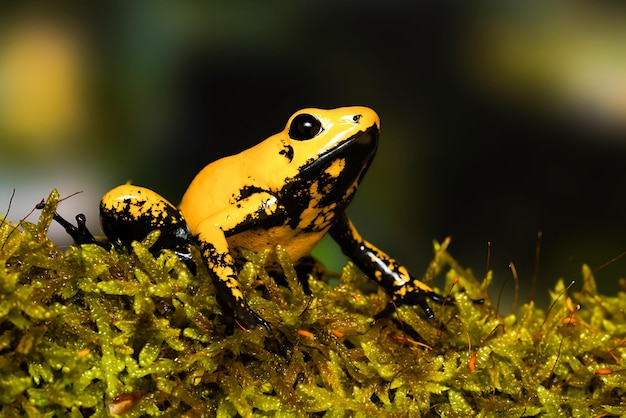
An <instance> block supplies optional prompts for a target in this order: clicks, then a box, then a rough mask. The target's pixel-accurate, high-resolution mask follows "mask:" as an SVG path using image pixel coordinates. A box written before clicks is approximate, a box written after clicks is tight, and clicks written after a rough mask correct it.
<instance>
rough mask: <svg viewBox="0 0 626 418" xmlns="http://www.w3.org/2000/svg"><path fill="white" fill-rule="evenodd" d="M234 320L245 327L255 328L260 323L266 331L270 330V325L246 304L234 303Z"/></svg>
mask: <svg viewBox="0 0 626 418" xmlns="http://www.w3.org/2000/svg"><path fill="white" fill-rule="evenodd" d="M235 322H236V323H237V325H239V326H240V327H242V328H245V329H251V328H256V327H257V326H259V325H262V326H263V327H265V329H267V330H268V331H272V328H271V327H270V325H269V324H268V323H267V322H266V321H265V320H264V319H263V318H261V317H260V316H259V314H257V313H256V312H254V311H253V310H252V309H250V308H249V307H248V306H247V305H236V307H235Z"/></svg>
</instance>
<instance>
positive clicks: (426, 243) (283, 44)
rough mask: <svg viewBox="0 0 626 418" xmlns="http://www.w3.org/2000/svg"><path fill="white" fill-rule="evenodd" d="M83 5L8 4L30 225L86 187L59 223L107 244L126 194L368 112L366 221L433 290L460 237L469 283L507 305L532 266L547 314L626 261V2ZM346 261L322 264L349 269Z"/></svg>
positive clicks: (5, 186) (3, 160)
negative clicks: (108, 194) (36, 209)
mask: <svg viewBox="0 0 626 418" xmlns="http://www.w3.org/2000/svg"><path fill="white" fill-rule="evenodd" d="M42 3H43V2H42ZM76 3H77V4H73V5H72V4H70V3H63V4H64V6H60V5H54V6H51V5H50V3H43V4H44V5H42V4H36V3H35V4H31V5H29V6H24V5H22V6H17V5H16V6H7V5H5V6H1V8H2V10H1V13H0V16H1V17H0V212H1V213H5V212H6V211H7V210H8V209H9V201H10V199H11V195H12V193H13V190H14V189H15V196H14V198H13V200H12V204H11V208H10V211H9V213H8V218H9V219H10V220H13V221H17V220H19V219H21V218H22V217H24V216H25V215H26V214H27V213H28V212H29V211H30V210H31V209H32V207H33V206H34V204H35V203H37V202H38V201H39V200H40V199H41V198H44V197H46V196H47V195H48V193H49V192H50V190H51V189H52V188H57V189H58V190H59V192H60V193H61V195H62V196H68V195H70V194H72V193H75V192H78V191H82V193H81V194H79V195H77V196H73V197H71V198H70V199H67V200H65V201H63V202H62V203H61V205H60V207H59V212H60V213H61V214H62V215H64V216H66V217H68V218H70V219H71V218H73V216H74V215H75V214H76V213H78V212H83V213H85V214H87V216H88V219H89V220H90V225H91V227H92V228H93V229H94V230H97V228H98V226H97V225H98V219H97V218H98V214H97V207H98V202H99V199H100V196H101V195H102V194H103V193H104V192H105V191H106V190H108V189H110V188H112V187H113V186H115V185H118V184H120V183H124V182H126V181H128V180H132V181H133V182H134V183H135V184H140V185H143V186H147V187H150V188H152V189H154V190H155V191H157V192H159V193H160V194H162V195H164V196H165V197H167V198H168V199H170V200H171V201H172V202H178V201H179V199H180V198H181V196H182V194H183V192H184V190H185V188H186V187H187V185H188V183H189V182H190V181H191V179H192V178H193V176H194V175H195V173H196V172H197V171H198V170H199V169H200V168H202V167H203V166H204V165H206V164H207V163H208V162H210V161H213V160H215V159H217V158H219V157H222V156H225V155H228V154H233V153H236V152H238V151H241V150H242V149H244V148H247V147H249V146H251V145H253V144H255V143H257V142H259V141H260V140H262V139H264V138H266V137H268V136H269V135H271V134H273V133H275V132H278V131H280V130H282V129H283V128H284V125H285V122H286V120H287V118H288V117H289V116H290V115H291V114H292V113H293V112H294V111H295V110H297V109H299V108H302V107H308V106H315V107H338V106H344V105H354V104H359V105H367V106H370V107H372V108H374V109H375V110H376V111H377V112H378V113H379V115H380V117H381V120H382V135H381V142H380V145H379V151H378V154H377V157H376V159H375V161H374V164H373V166H372V167H371V169H370V171H369V173H368V175H367V176H366V178H365V181H364V182H363V184H362V186H361V189H360V192H359V193H358V194H357V196H356V198H355V201H354V202H353V203H352V205H351V207H350V208H349V214H350V216H351V217H352V218H353V220H354V221H355V223H356V225H357V226H358V227H359V228H360V229H361V231H362V233H363V235H364V236H365V237H366V238H368V239H369V240H370V241H372V242H373V243H375V244H376V245H378V246H380V247H381V248H383V249H385V250H386V251H388V252H389V253H390V254H392V255H393V256H394V257H395V258H397V259H398V260H400V261H402V262H403V263H405V264H406V265H407V266H408V267H409V268H410V269H411V270H412V271H413V272H414V274H415V275H416V276H421V275H422V274H423V272H424V270H425V269H426V267H427V264H428V262H429V260H430V259H431V257H432V240H434V239H435V240H443V239H444V238H445V237H447V236H452V243H451V246H450V248H449V250H450V252H451V253H452V254H453V255H454V256H455V257H456V258H457V259H458V260H459V262H460V263H461V264H462V265H463V266H465V267H468V268H471V269H472V270H473V271H474V272H475V274H476V275H477V276H478V277H479V278H481V277H483V276H484V274H485V271H486V270H487V269H488V268H489V269H493V270H494V273H495V277H496V284H495V285H493V286H492V288H491V294H492V295H493V296H497V294H498V292H499V290H500V287H501V285H502V283H503V282H505V281H506V280H507V279H509V278H510V277H511V271H510V270H509V267H508V265H509V262H513V263H514V264H515V268H516V270H517V272H518V275H519V278H520V287H521V291H522V296H521V301H525V300H527V299H528V298H529V297H534V299H536V300H537V301H538V302H539V303H540V304H542V305H544V306H547V300H548V298H547V292H546V290H545V289H546V288H551V287H552V286H553V284H554V283H555V281H556V280H557V279H558V278H559V277H564V278H565V279H566V281H569V280H577V281H578V283H579V285H580V283H581V280H580V279H581V276H580V269H581V264H582V263H583V262H584V263H588V264H590V265H591V266H592V268H596V267H599V266H601V265H603V264H604V263H605V262H606V261H608V260H610V259H611V258H613V257H615V256H617V255H619V254H620V253H621V252H622V251H624V250H626V245H625V243H626V238H625V237H626V216H624V197H623V195H624V191H623V189H621V188H622V187H624V184H626V170H625V169H624V161H625V160H626V7H624V3H623V2H619V1H568V2H564V1H557V0H540V1H539V0H525V1H517V2H497V1H496V2H488V1H473V2H460V1H459V2H440V1H430V0H429V1H419V2H408V1H407V2H383V1H361V2H357V1H316V2H277V1H266V2H254V1H239V2H217V1H213V2H204V3H203V4H195V3H193V5H192V3H187V2H168V3H166V2H149V1H136V2H122V1H111V2H104V3H102V2H98V3H92V2H81V3H79V2H76ZM29 220H31V221H35V220H36V214H34V215H31V217H30V218H29ZM539 232H541V233H542V239H541V251H540V259H539V263H538V264H537V258H536V247H537V236H538V233H539ZM52 233H53V234H54V235H53V236H54V239H55V240H56V241H57V242H59V243H61V244H62V245H68V244H69V242H68V240H67V238H66V237H65V236H64V234H63V231H62V230H61V229H60V228H56V227H55V228H54V229H53V231H52ZM489 248H490V250H489ZM335 251H336V249H335V248H334V247H333V244H332V243H331V242H326V241H325V242H324V243H323V245H322V246H321V247H320V248H318V249H317V251H316V254H317V255H318V257H320V258H321V259H322V260H323V261H324V262H326V263H327V264H329V265H330V266H331V267H332V268H335V269H339V268H340V267H341V265H342V263H343V260H341V259H334V258H332V255H331V254H332V253H333V252H335ZM488 260H489V263H488ZM624 271H626V258H624V259H620V260H618V261H616V262H614V263H612V264H610V265H609V266H607V267H606V268H602V269H600V270H599V271H597V275H596V278H597V279H598V282H599V283H600V286H601V289H602V291H604V292H615V291H616V290H617V289H618V286H617V281H618V279H619V278H620V277H622V276H623V275H624ZM535 272H537V277H538V279H539V284H540V287H539V288H538V290H537V291H536V292H534V295H533V294H532V293H533V292H532V290H531V278H532V277H533V275H534V274H535ZM579 285H578V286H579ZM505 286H506V292H507V293H509V294H510V293H512V291H513V284H512V282H510V281H509V282H508V283H507V284H506V285H505ZM503 306H506V305H503ZM502 310H503V311H506V309H502Z"/></svg>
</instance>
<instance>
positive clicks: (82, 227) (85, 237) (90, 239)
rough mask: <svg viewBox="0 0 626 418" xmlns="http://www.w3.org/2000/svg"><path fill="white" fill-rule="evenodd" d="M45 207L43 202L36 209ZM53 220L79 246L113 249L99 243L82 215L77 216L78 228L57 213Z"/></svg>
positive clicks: (108, 245)
mask: <svg viewBox="0 0 626 418" xmlns="http://www.w3.org/2000/svg"><path fill="white" fill-rule="evenodd" d="M44 205H45V203H44V202H41V203H39V204H37V205H36V206H35V208H36V209H39V210H41V209H43V207H44ZM52 219H54V220H55V222H57V223H58V224H59V225H61V226H62V227H63V229H65V232H67V234H68V235H69V236H71V237H72V238H73V239H74V242H75V243H76V244H78V245H81V244H96V245H99V246H100V247H102V248H105V249H107V250H109V249H110V248H111V245H110V244H109V243H107V242H102V241H99V240H97V239H96V238H95V237H94V236H93V234H92V233H91V231H89V228H87V217H86V216H85V215H84V214H82V213H79V214H78V215H76V218H75V219H76V225H77V226H74V225H72V224H71V223H70V222H69V221H68V220H66V219H65V218H64V217H62V216H61V215H59V214H58V213H57V212H54V215H53V217H52Z"/></svg>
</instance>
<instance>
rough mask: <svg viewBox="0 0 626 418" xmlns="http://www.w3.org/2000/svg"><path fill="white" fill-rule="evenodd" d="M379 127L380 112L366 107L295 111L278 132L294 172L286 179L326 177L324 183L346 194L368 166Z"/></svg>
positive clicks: (337, 191)
mask: <svg viewBox="0 0 626 418" xmlns="http://www.w3.org/2000/svg"><path fill="white" fill-rule="evenodd" d="M379 127H380V120H379V118H378V115H377V114H376V112H374V111H373V110H372V109H369V108H367V107H358V106H354V107H342V108H338V109H303V110H300V111H298V112H296V113H295V114H294V115H292V116H291V118H289V121H288V122H287V126H286V128H285V130H284V131H283V132H282V133H281V134H279V136H280V139H281V146H282V148H281V150H280V155H281V156H282V157H283V158H284V159H285V161H284V163H286V164H287V165H288V166H289V169H288V171H289V172H291V175H290V176H287V177H288V180H287V183H290V182H292V183H302V182H311V181H315V180H322V179H323V178H324V179H325V181H323V183H324V184H323V186H326V187H327V188H329V189H333V191H334V192H335V193H342V194H343V193H344V192H346V191H347V190H348V189H349V188H351V187H352V186H356V184H358V182H359V181H360V180H361V178H362V177H363V175H364V174H365V171H366V170H367V168H368V167H369V165H370V163H371V161H372V158H373V157H374V154H375V153H376V147H377V145H378V133H379ZM325 194H326V195H327V194H328V193H325ZM327 197H328V198H333V196H327ZM334 197H337V196H334Z"/></svg>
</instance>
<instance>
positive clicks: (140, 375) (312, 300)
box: [0, 192, 626, 417]
mask: <svg viewBox="0 0 626 418" xmlns="http://www.w3.org/2000/svg"><path fill="white" fill-rule="evenodd" d="M57 201H58V195H57V194H56V192H53V193H52V194H51V195H50V197H49V198H48V200H47V204H46V206H45V208H44V210H43V211H42V212H41V216H40V218H39V222H38V223H37V224H36V225H35V224H31V223H28V222H23V223H22V224H21V225H20V226H19V228H18V227H17V226H16V225H13V224H11V223H9V222H4V221H1V224H0V248H1V249H0V415H1V416H31V417H36V416H55V415H58V416H71V417H82V416H107V415H109V414H124V416H128V417H139V416H187V417H191V416H220V417H225V416H236V415H241V416H252V415H281V416H285V417H288V416H302V415H305V414H322V413H324V414H325V416H330V417H332V416H363V417H366V416H407V415H408V416H423V415H428V414H435V415H438V416H471V415H480V416H515V417H520V416H620V415H624V414H626V406H624V405H626V395H625V391H626V389H624V388H626V376H625V369H624V366H623V365H622V361H625V359H626V348H625V347H624V346H625V345H626V340H624V337H625V334H626V317H625V316H624V314H623V313H624V311H626V297H625V296H624V294H623V293H619V294H618V295H617V296H601V295H598V294H597V293H596V286H595V282H594V278H593V275H592V274H591V272H590V270H589V269H588V268H587V267H584V268H583V272H582V276H583V277H582V278H583V282H584V286H583V290H581V291H578V292H573V291H571V290H568V289H567V288H566V286H565V284H564V283H563V282H562V281H559V282H558V283H557V284H556V286H555V289H554V291H553V292H552V293H551V295H552V299H553V305H552V307H551V309H549V311H547V312H546V311H544V310H541V309H538V308H536V307H535V306H534V304H533V303H528V304H526V305H523V306H522V307H521V308H520V309H519V314H517V315H508V316H501V315H500V314H499V313H498V312H497V311H496V310H495V309H494V306H493V304H492V303H491V302H490V301H489V300H487V301H486V303H485V304H482V305H480V304H475V303H472V300H471V298H478V297H484V296H486V290H487V287H488V285H489V283H490V281H491V275H490V274H488V275H487V277H486V278H485V279H484V280H483V281H482V282H479V281H478V280H476V278H474V277H473V275H472V273H471V272H470V271H469V270H464V269H462V268H461V267H459V266H458V265H457V263H456V262H455V261H454V260H453V259H452V258H451V257H450V255H449V254H448V253H447V252H446V250H445V245H444V246H443V247H442V246H437V247H436V256H435V258H434V260H433V263H432V264H431V266H430V268H429V269H428V272H427V276H429V277H431V276H435V275H438V274H440V273H444V276H445V283H444V285H443V287H442V288H443V289H444V293H445V292H446V291H448V290H450V293H449V294H450V299H451V300H452V301H453V303H447V304H445V305H444V306H443V307H439V308H437V309H435V312H436V315H437V316H436V318H435V320H427V319H424V318H423V315H422V313H421V311H420V309H419V308H415V307H411V306H402V307H400V308H398V309H397V311H396V313H395V314H394V317H393V318H388V319H382V320H379V321H374V320H373V319H372V317H373V316H374V315H375V314H376V313H377V312H379V311H380V310H381V309H382V308H383V307H384V306H385V304H386V303H387V298H386V296H385V294H384V293H383V292H382V291H376V289H373V290H372V289H370V291H366V290H364V289H365V288H367V286H364V285H365V284H366V282H367V280H366V279H365V278H364V277H363V276H362V275H361V274H360V273H359V272H358V270H357V269H356V268H354V267H353V266H352V265H351V264H348V265H347V266H346V267H345V268H344V269H343V271H342V273H341V277H340V280H339V284H338V285H336V286H330V285H329V284H328V283H327V282H326V281H324V280H314V279H310V289H311V294H310V295H309V294H306V293H305V292H304V291H303V289H302V286H301V285H300V283H299V281H298V279H297V277H296V275H295V271H294V269H293V265H292V264H291V262H290V261H289V260H288V259H287V257H286V254H285V253H284V251H282V250H281V248H280V247H278V248H277V249H276V251H277V255H278V258H279V260H280V262H281V263H282V266H283V270H284V275H285V278H286V283H287V285H286V286H285V285H278V284H277V283H276V282H275V281H274V279H272V278H271V276H270V275H269V274H268V273H267V272H266V271H265V269H264V260H265V257H267V254H266V253H264V254H249V260H250V261H249V262H248V263H247V264H246V265H245V266H244V268H243V269H242V271H241V274H240V281H241V283H242V285H243V286H244V288H245V290H246V294H247V295H248V300H249V304H250V306H251V307H252V308H253V309H254V310H255V311H256V312H258V313H259V314H260V315H261V316H262V317H263V318H265V319H266V320H267V321H268V322H269V323H270V325H271V326H272V330H273V331H272V333H271V334H269V333H268V332H267V331H266V330H265V329H262V328H261V327H259V328H257V329H253V330H248V331H244V330H241V329H235V330H234V333H232V334H228V333H227V327H226V326H225V325H224V321H223V318H222V316H221V312H220V308H219V305H218V304H217V302H216V300H215V296H214V295H215V293H214V289H213V284H212V283H211V280H210V278H209V276H208V274H207V272H206V270H205V269H204V268H203V267H202V265H201V263H200V262H199V258H197V260H198V265H199V267H198V272H197V274H195V275H194V274H192V273H191V272H190V271H189V270H188V268H187V267H186V266H185V265H184V264H183V263H182V262H180V261H179V260H178V258H177V257H176V256H175V255H174V254H173V253H172V252H168V251H164V252H162V253H161V254H160V255H159V256H158V257H156V258H155V257H153V256H152V254H151V253H150V252H149V251H148V248H149V246H150V245H151V243H154V241H155V239H156V235H154V234H151V235H150V236H148V237H147V238H146V240H144V241H143V242H141V243H136V244H135V245H134V246H133V250H132V252H131V253H130V254H119V253H116V252H115V251H111V252H108V251H106V250H104V249H103V248H101V247H98V246H96V245H84V246H82V247H79V248H78V247H71V248H70V249H69V250H68V251H67V252H65V253H63V252H62V251H60V250H59V249H58V248H57V247H56V245H55V244H54V243H52V242H51V241H49V240H48V239H47V237H46V234H47V230H48V227H49V225H50V222H51V221H52V215H53V213H54V210H55V207H56V204H57ZM470 296H471V298H470Z"/></svg>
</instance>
